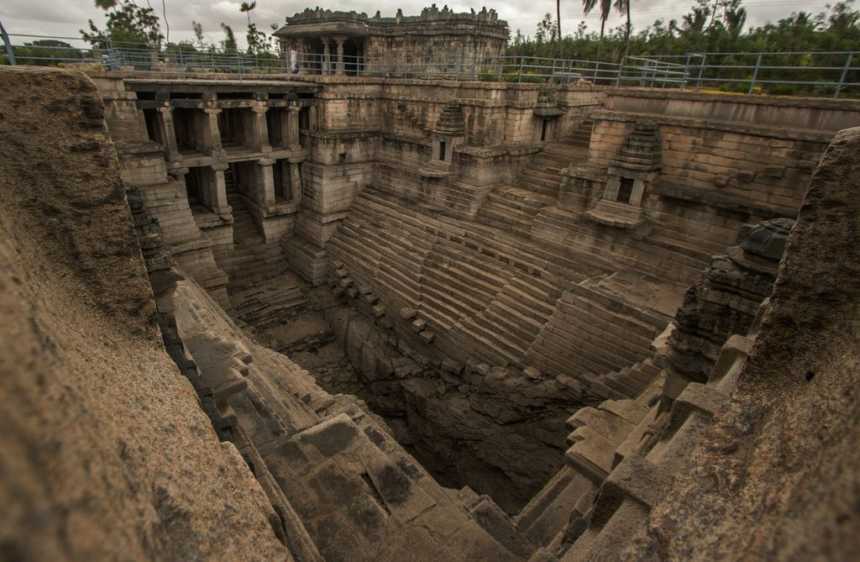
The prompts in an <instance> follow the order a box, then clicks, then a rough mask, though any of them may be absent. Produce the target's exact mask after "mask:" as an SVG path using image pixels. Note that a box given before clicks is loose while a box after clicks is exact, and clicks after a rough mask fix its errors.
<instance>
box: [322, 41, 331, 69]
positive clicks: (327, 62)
mask: <svg viewBox="0 0 860 562" xmlns="http://www.w3.org/2000/svg"><path fill="white" fill-rule="evenodd" d="M321 41H322V44H323V60H322V64H321V65H320V69H321V74H329V73H331V49H330V48H329V40H328V37H322V38H321Z"/></svg>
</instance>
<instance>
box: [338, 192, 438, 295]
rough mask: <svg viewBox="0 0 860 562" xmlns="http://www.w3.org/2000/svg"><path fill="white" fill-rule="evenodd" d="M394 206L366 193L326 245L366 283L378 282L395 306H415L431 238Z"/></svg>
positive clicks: (415, 220) (385, 200) (417, 221)
mask: <svg viewBox="0 0 860 562" xmlns="http://www.w3.org/2000/svg"><path fill="white" fill-rule="evenodd" d="M393 205H395V203H393V202H392V201H389V200H388V199H386V198H385V197H382V196H379V195H374V194H370V193H368V194H366V195H365V196H363V197H360V198H358V199H357V200H356V201H355V203H354V204H353V210H352V212H351V213H350V214H349V216H348V217H347V218H346V219H345V220H344V221H343V223H342V224H341V226H340V228H339V229H338V236H335V237H334V238H332V240H331V241H330V243H329V248H330V249H331V252H332V256H333V257H335V258H336V259H339V260H341V261H343V262H345V263H349V264H350V271H352V272H353V273H354V274H355V275H356V276H357V277H359V278H360V279H361V280H362V281H363V282H364V283H365V284H368V283H371V282H373V284H375V285H378V286H379V288H380V289H381V291H380V292H381V293H385V294H386V295H387V296H388V297H390V298H391V299H392V300H393V302H394V303H395V304H397V305H399V306H408V307H411V308H416V307H417V306H418V304H419V302H420V292H421V279H422V267H423V263H424V260H425V258H426V257H427V254H428V253H429V252H430V249H431V248H432V246H433V238H432V236H431V237H428V236H427V232H426V230H425V228H424V227H423V225H422V224H421V222H420V220H417V219H414V218H413V217H411V216H410V215H409V214H407V213H401V212H399V211H398V209H397V208H396V207H393ZM356 256H360V259H356ZM386 301H388V299H386Z"/></svg>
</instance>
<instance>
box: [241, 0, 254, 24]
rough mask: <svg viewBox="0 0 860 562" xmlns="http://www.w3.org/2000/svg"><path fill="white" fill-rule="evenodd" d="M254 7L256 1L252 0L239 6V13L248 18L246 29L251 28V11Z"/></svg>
mask: <svg viewBox="0 0 860 562" xmlns="http://www.w3.org/2000/svg"><path fill="white" fill-rule="evenodd" d="M256 7H257V2H256V0H254V1H253V2H242V5H241V6H239V11H240V12H242V13H243V14H245V15H246V16H248V27H251V10H253V9H254V8H256Z"/></svg>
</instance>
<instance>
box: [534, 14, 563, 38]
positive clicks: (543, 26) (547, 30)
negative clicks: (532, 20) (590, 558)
mask: <svg viewBox="0 0 860 562" xmlns="http://www.w3.org/2000/svg"><path fill="white" fill-rule="evenodd" d="M557 33H558V28H557V27H556V25H555V23H554V22H553V21H552V15H550V14H549V13H547V14H545V15H544V16H543V19H542V20H540V21H539V22H538V25H537V31H536V32H535V39H536V40H537V42H538V43H554V42H555V40H556V38H557V35H556V34H557Z"/></svg>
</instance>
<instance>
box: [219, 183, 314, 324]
mask: <svg viewBox="0 0 860 562" xmlns="http://www.w3.org/2000/svg"><path fill="white" fill-rule="evenodd" d="M225 175H226V179H227V184H228V185H227V187H228V190H227V201H228V202H229V203H230V207H231V208H232V210H233V246H232V248H230V249H228V250H223V251H219V252H218V253H217V254H216V260H217V261H218V265H219V266H220V267H222V268H223V269H224V271H226V272H227V275H228V276H229V279H230V281H229V283H228V285H227V291H228V293H229V296H230V302H231V304H232V314H233V316H234V318H236V319H238V320H241V321H243V322H245V323H247V324H249V325H251V326H253V327H254V328H256V329H266V328H270V327H272V326H275V325H277V324H279V323H282V322H285V321H287V320H288V319H289V317H290V316H291V315H292V314H293V313H294V312H295V310H296V309H298V308H299V307H301V306H303V305H304V304H305V303H306V302H307V299H306V298H305V296H304V292H303V289H302V285H301V282H300V281H299V280H298V278H297V277H296V276H295V275H294V274H291V273H289V272H288V267H287V262H286V259H285V258H284V256H283V254H282V249H281V244H280V243H279V242H269V243H266V241H265V239H264V238H263V235H262V234H261V233H260V231H259V230H258V228H257V224H256V222H255V221H254V217H253V215H251V212H250V210H249V209H248V207H247V205H246V204H245V200H244V197H243V196H242V195H241V194H240V193H239V192H238V191H237V190H236V189H234V187H233V184H232V177H231V175H230V174H225Z"/></svg>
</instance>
